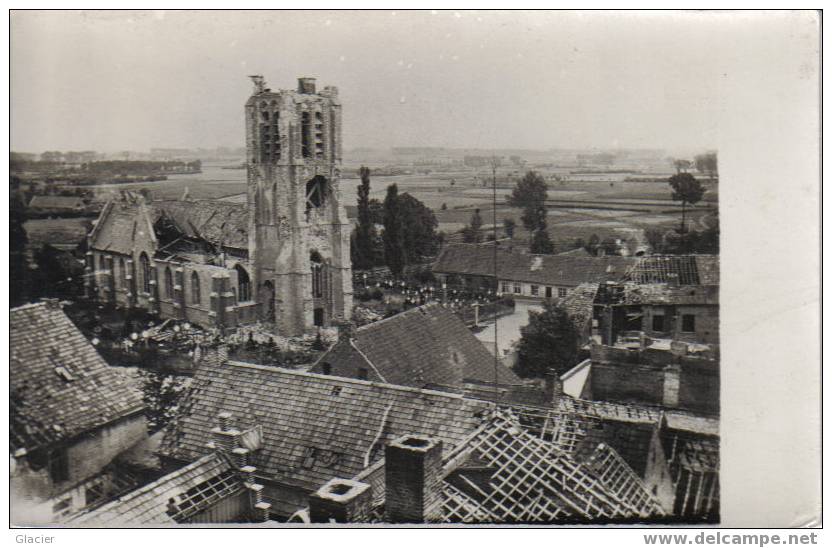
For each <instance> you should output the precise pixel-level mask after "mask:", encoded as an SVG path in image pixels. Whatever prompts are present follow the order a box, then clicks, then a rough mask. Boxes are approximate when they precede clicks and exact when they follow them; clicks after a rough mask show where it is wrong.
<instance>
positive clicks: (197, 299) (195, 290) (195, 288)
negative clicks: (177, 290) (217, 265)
mask: <svg viewBox="0 0 832 548" xmlns="http://www.w3.org/2000/svg"><path fill="white" fill-rule="evenodd" d="M191 302H192V303H194V304H199V303H201V302H202V293H201V292H200V290H199V274H197V273H196V272H194V273H192V274H191Z"/></svg>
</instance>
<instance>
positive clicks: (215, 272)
mask: <svg viewBox="0 0 832 548" xmlns="http://www.w3.org/2000/svg"><path fill="white" fill-rule="evenodd" d="M253 79H254V80H255V90H254V93H253V95H252V96H251V97H250V98H249V100H248V101H247V102H246V105H245V117H246V154H247V158H246V164H247V170H248V186H247V203H246V205H238V204H232V203H226V202H217V201H208V200H188V199H186V198H185V197H183V199H182V200H170V201H154V202H149V203H148V202H147V201H146V200H144V199H143V198H141V197H133V196H123V197H122V198H121V199H119V200H112V201H111V202H110V203H108V204H107V205H106V206H105V208H104V210H103V211H102V213H101V216H100V217H99V219H98V221H97V223H96V226H95V228H94V229H93V230H92V232H91V233H90V236H89V241H90V245H89V249H90V251H89V252H88V254H87V268H88V276H87V278H86V279H87V280H88V291H89V293H90V294H91V295H94V296H95V297H97V298H98V299H99V300H101V301H104V302H109V303H113V304H116V305H118V306H122V307H126V308H133V307H135V308H141V309H145V310H148V311H149V312H152V313H155V314H159V315H160V316H162V317H163V318H173V319H179V320H188V321H192V322H194V323H197V324H200V325H203V326H206V327H223V328H225V327H232V328H233V327H235V326H237V325H242V324H246V323H254V322H257V321H261V322H266V323H274V325H275V328H276V332H277V333H279V334H283V335H297V334H301V333H303V332H305V331H308V330H310V329H311V328H312V327H314V326H326V325H330V324H331V323H333V322H336V321H338V320H348V319H349V318H350V314H351V310H352V276H351V265H350V250H349V245H350V242H349V236H350V230H349V224H348V221H347V216H346V213H345V212H344V207H343V205H342V203H341V199H340V191H339V178H340V171H341V103H340V101H339V99H338V90H337V89H336V88H335V87H331V86H328V87H326V88H324V89H323V90H322V91H320V92H318V91H316V89H315V80H314V79H313V78H301V79H300V80H299V85H298V89H297V90H296V91H292V90H280V91H275V92H273V91H271V90H270V89H268V88H266V87H265V83H264V82H263V80H262V77H254V78H253Z"/></svg>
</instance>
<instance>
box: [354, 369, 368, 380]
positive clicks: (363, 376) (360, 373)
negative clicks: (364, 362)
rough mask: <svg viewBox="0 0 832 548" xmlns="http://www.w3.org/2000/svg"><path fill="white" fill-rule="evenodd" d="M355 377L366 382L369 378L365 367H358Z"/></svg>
mask: <svg viewBox="0 0 832 548" xmlns="http://www.w3.org/2000/svg"><path fill="white" fill-rule="evenodd" d="M357 375H358V379H359V380H362V381H366V380H367V379H368V378H369V377H370V372H369V371H367V369H366V368H365V367H359V368H358V373H357Z"/></svg>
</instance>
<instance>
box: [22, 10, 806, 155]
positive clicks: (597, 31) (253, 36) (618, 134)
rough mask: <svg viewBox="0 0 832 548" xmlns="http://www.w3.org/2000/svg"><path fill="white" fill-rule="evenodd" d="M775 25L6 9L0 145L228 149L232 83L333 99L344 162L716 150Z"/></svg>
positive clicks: (237, 123)
mask: <svg viewBox="0 0 832 548" xmlns="http://www.w3.org/2000/svg"><path fill="white" fill-rule="evenodd" d="M779 28H780V27H778V25H777V17H772V16H771V14H768V16H762V15H760V14H752V13H745V14H741V15H737V14H724V13H723V14H719V13H711V14H703V13H674V14H668V13H657V12H642V13H626V14H615V13H608V12H605V13H598V12H592V13H571V12H556V13H546V12H531V13H523V12H511V13H505V12H465V11H463V12H445V11H440V12H438V13H432V12H389V11H374V12H320V11H319V12H246V13H238V12H185V13H183V12H142V13H130V12H114V13H100V12H99V13H94V12H49V13H38V12H15V13H13V15H12V17H11V78H12V80H11V94H12V95H11V102H12V117H11V137H12V143H11V144H12V149H14V150H19V151H33V152H39V151H43V150H48V149H60V150H69V149H71V150H82V149H95V150H104V151H115V150H126V149H131V150H145V149H148V148H150V147H214V146H243V144H244V141H243V104H244V103H245V101H246V99H247V97H248V95H249V94H250V93H251V89H252V84H251V82H250V81H249V80H248V78H247V77H246V76H247V75H249V74H263V75H264V76H265V77H266V81H267V82H268V85H269V86H270V87H271V88H273V89H276V88H287V87H290V88H294V87H295V86H296V78H297V77H298V76H314V77H317V78H318V85H319V86H323V85H336V86H338V87H339V89H340V91H341V97H342V101H343V105H344V139H345V146H346V147H347V148H353V147H364V146H367V147H389V146H449V147H477V148H489V147H501V148H537V149H546V148H558V147H559V148H588V147H597V148H610V147H627V148H662V149H665V150H697V149H704V148H712V147H713V148H715V147H716V146H717V141H718V134H719V122H720V108H721V105H722V104H723V101H722V98H721V94H722V93H723V87H724V82H725V81H728V80H729V79H731V80H730V81H731V85H732V89H734V90H736V88H737V82H738V79H742V78H743V77H745V76H744V75H752V76H754V78H753V79H755V81H759V75H760V74H762V73H764V72H765V70H766V69H765V66H766V63H767V60H768V59H770V58H771V57H772V56H774V57H777V56H780V55H785V54H786V53H787V52H784V45H783V44H784V41H785V42H788V39H789V37H785V36H779V35H778V32H782V31H780V30H779ZM785 28H788V29H791V28H792V27H785ZM791 39H792V40H795V39H797V40H800V39H802V38H801V37H794V36H791ZM811 39H816V36H811ZM738 46H741V47H738ZM785 49H788V48H787V47H786V48H785ZM740 52H742V53H740ZM749 53H750V55H749ZM795 70H800V67H795Z"/></svg>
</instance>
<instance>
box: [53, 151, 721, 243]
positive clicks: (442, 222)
mask: <svg viewBox="0 0 832 548" xmlns="http://www.w3.org/2000/svg"><path fill="white" fill-rule="evenodd" d="M523 173H524V171H523V170H520V169H514V168H511V169H505V168H501V170H500V171H499V172H498V174H497V182H498V188H497V222H498V225H500V226H502V223H503V219H505V218H513V219H514V220H515V221H516V222H517V225H518V227H517V230H516V233H515V240H516V241H517V243H518V244H520V245H523V243H524V242H525V241H526V240H527V238H528V234H527V233H526V231H525V230H524V229H523V228H522V227H521V226H520V225H521V221H520V216H521V212H520V211H519V210H517V209H514V208H510V207H508V206H507V205H506V204H505V201H506V199H507V197H508V196H509V195H510V194H511V189H512V188H513V186H514V184H515V183H516V181H517V180H518V179H519V178H520V177H522V175H523ZM542 174H543V175H544V177H546V179H547V182H548V186H549V190H548V202H547V205H548V206H549V211H548V230H549V234H550V237H551V238H552V240H553V241H554V242H555V244H556V247H557V248H558V251H561V250H566V249H569V248H571V245H572V243H573V242H574V241H575V240H577V239H582V240H584V241H586V240H588V239H589V238H590V237H591V236H592V235H597V236H598V237H599V238H600V239H602V240H603V239H605V238H610V237H612V238H617V239H622V240H625V241H630V242H633V241H635V242H637V243H642V242H643V240H644V230H645V229H646V228H659V229H662V230H668V229H670V228H672V227H675V226H677V225H678V223H679V218H680V215H681V208H680V204H679V203H678V202H674V201H673V200H672V199H671V189H670V186H669V185H668V184H666V183H657V182H627V181H624V180H623V179H624V178H625V177H627V176H628V175H627V174H609V175H608V174H604V176H603V177H596V178H593V177H589V176H588V177H583V176H581V178H582V179H587V180H573V179H574V178H575V176H574V175H570V180H567V181H555V180H553V177H552V176H553V175H554V174H558V175H559V176H563V175H564V174H565V173H564V172H563V171H562V170H561V171H558V170H550V171H548V172H547V171H543V172H542ZM654 175H662V176H663V175H664V174H654ZM666 175H667V176H668V177H669V176H670V175H671V173H670V172H668V173H667V174H666ZM452 181H453V185H452V184H451V182H452ZM489 182H490V172H487V171H486V170H482V171H481V172H480V173H475V172H473V171H470V170H468V171H464V170H460V171H449V172H439V173H431V174H427V175H425V174H412V175H389V176H383V175H379V176H371V193H370V196H371V198H375V199H378V200H384V195H385V193H386V188H387V186H388V185H390V184H392V183H396V184H397V185H398V187H399V193H404V192H407V193H410V194H411V195H413V196H414V197H416V198H417V199H419V200H421V201H422V202H423V203H424V204H425V205H427V206H428V207H430V208H431V209H432V210H433V211H434V213H435V214H436V217H437V220H438V221H439V230H442V231H444V232H445V233H447V234H449V235H453V234H454V233H458V232H459V231H460V230H461V229H462V228H463V227H464V226H465V225H466V224H467V223H468V222H469V221H470V219H471V215H472V214H473V212H474V210H475V209H477V208H479V209H480V215H481V216H482V218H483V221H484V223H485V224H486V225H489V226H490V225H491V223H492V215H493V213H492V191H491V188H490V184H489ZM484 183H485V184H486V185H487V186H485V187H484V186H483V184H484ZM359 184H360V180H359V179H358V177H357V176H356V175H355V173H354V172H353V170H351V169H345V170H344V175H343V177H342V179H341V188H340V190H341V198H342V200H343V203H344V204H345V205H354V204H355V203H356V201H357V198H358V186H359ZM704 185H705V187H706V189H707V192H706V194H705V197H704V199H703V201H702V202H701V203H700V204H698V206H696V207H694V208H692V209H691V210H690V219H691V222H692V223H695V224H696V225H695V226H697V225H698V226H700V228H701V226H702V225H701V224H700V219H702V218H706V217H707V216H708V215H710V213H711V212H712V211H713V210H714V209H715V208H716V207H717V202H718V198H719V185H718V184H714V183H707V182H706V183H704ZM142 188H147V189H149V190H150V191H151V192H152V193H153V197H154V198H156V199H176V198H179V197H181V196H182V193H183V192H184V191H185V189H186V188H187V189H188V192H189V195H190V196H191V198H194V199H222V200H226V201H231V202H236V203H244V202H245V200H246V195H245V189H246V171H245V170H242V169H239V170H234V169H222V168H221V167H220V166H219V165H210V164H208V165H204V166H203V172H202V173H201V174H197V175H172V176H170V177H169V179H168V180H167V181H159V182H154V183H129V184H121V185H101V186H98V187H95V189H94V190H95V192H96V194H97V195H98V196H99V197H100V199H106V197H107V196H109V195H111V193H113V192H118V191H119V190H122V189H123V190H133V191H137V190H139V189H142ZM443 205H444V207H445V209H443ZM350 209H351V210H354V208H350ZM67 221H71V220H67ZM76 224H77V223H76ZM55 227H56V228H54V230H60V229H59V228H57V227H58V225H55ZM41 230H42V229H41ZM458 238H459V237H458V235H456V236H452V237H451V239H452V240H456V239H458Z"/></svg>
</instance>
